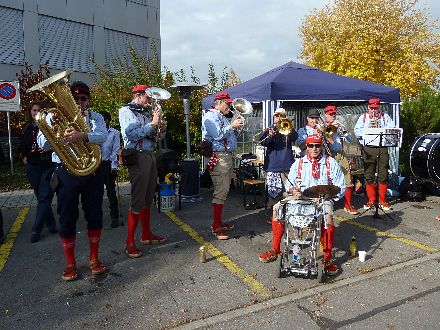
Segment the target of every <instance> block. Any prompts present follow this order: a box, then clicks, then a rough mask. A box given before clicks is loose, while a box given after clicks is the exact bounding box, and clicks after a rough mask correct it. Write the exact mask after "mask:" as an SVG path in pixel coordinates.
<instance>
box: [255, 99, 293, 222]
mask: <svg viewBox="0 0 440 330" xmlns="http://www.w3.org/2000/svg"><path fill="white" fill-rule="evenodd" d="M284 123H285V126H286V128H284V129H283V127H282V125H283V124H284ZM297 137H298V133H297V132H296V131H295V129H294V128H293V127H292V122H291V121H290V120H289V119H287V117H286V110H285V109H283V108H278V109H276V110H275V113H274V115H273V125H272V126H270V127H269V128H267V129H266V130H265V131H264V132H263V133H262V134H261V136H260V144H261V145H262V146H264V147H266V152H265V156H264V166H263V169H264V171H265V172H266V187H267V192H268V204H267V207H268V209H269V211H270V213H269V215H270V218H269V219H267V222H268V223H269V224H272V225H273V223H272V210H271V209H272V207H273V205H275V203H277V202H278V201H279V200H281V198H283V192H285V191H286V190H285V188H284V187H285V183H286V179H287V176H288V175H289V170H290V167H291V166H292V164H293V162H294V160H295V157H294V155H293V151H292V146H293V144H294V143H295V141H296V139H297Z"/></svg>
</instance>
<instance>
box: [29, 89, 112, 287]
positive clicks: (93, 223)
mask: <svg viewBox="0 0 440 330" xmlns="http://www.w3.org/2000/svg"><path fill="white" fill-rule="evenodd" d="M70 91H71V93H72V95H73V98H74V99H75V102H76V104H77V105H78V111H79V112H81V114H82V116H83V117H84V118H85V121H86V123H87V125H88V126H89V128H90V132H89V133H86V132H80V131H77V130H76V129H75V128H69V129H67V130H66V131H65V132H64V136H63V138H64V141H65V142H66V143H76V142H79V141H84V142H88V143H92V144H98V145H100V144H102V143H104V141H105V140H106V138H107V130H106V128H105V123H104V118H103V117H102V116H101V115H100V114H99V113H97V112H93V111H90V110H89V109H88V105H89V101H90V89H89V86H87V85H86V84H85V83H84V82H82V81H76V82H74V83H72V84H71V85H70ZM47 120H48V124H49V125H51V126H54V125H56V124H57V123H60V122H61V121H62V119H61V118H60V116H58V115H57V114H56V113H54V114H50V115H49V116H48V117H47ZM37 142H38V145H39V147H40V148H41V149H43V150H47V149H50V148H51V146H50V144H49V141H48V140H47V138H46V137H45V136H44V135H43V133H42V131H41V130H40V131H39V133H38V136H37ZM52 161H53V162H54V163H56V169H55V178H56V179H57V180H53V181H58V184H57V187H56V189H55V192H56V194H57V205H58V208H57V210H58V216H59V222H60V226H59V235H60V239H61V243H62V246H63V249H64V255H65V257H66V263H67V267H66V269H65V270H64V272H63V274H62V276H61V278H62V279H63V280H64V281H73V280H75V279H76V278H77V277H78V268H77V266H76V259H75V242H76V222H77V221H78V216H79V213H78V203H79V198H80V196H81V203H82V208H83V211H84V219H85V220H86V221H87V236H88V238H89V246H90V256H89V268H90V270H91V272H92V274H93V275H98V274H102V273H104V272H105V270H106V266H105V265H104V264H103V263H102V262H101V261H100V259H99V257H98V250H99V241H100V237H101V231H102V198H103V195H104V176H103V171H102V167H101V166H100V167H98V169H97V170H96V171H95V172H94V173H92V174H90V175H86V176H75V175H73V174H71V173H69V172H68V170H67V167H66V166H65V165H64V164H63V163H62V162H61V160H60V157H59V156H58V155H57V154H56V153H55V152H53V153H52ZM52 188H55V187H52Z"/></svg>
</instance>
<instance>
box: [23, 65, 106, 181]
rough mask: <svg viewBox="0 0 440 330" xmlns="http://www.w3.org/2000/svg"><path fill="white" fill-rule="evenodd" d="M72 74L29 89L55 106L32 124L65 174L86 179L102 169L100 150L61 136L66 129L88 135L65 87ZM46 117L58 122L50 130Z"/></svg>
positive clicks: (50, 78)
mask: <svg viewBox="0 0 440 330" xmlns="http://www.w3.org/2000/svg"><path fill="white" fill-rule="evenodd" d="M71 73H72V70H66V71H63V72H60V73H58V74H56V75H54V76H52V77H49V78H48V79H46V80H44V81H42V82H40V83H38V84H36V85H34V86H32V87H31V88H29V89H28V90H27V91H28V92H35V91H40V92H42V93H44V94H46V95H47V96H48V97H49V99H50V100H51V101H52V103H53V104H54V105H55V108H51V109H44V110H43V111H40V112H39V113H38V114H37V116H36V118H35V122H36V124H37V126H38V127H39V129H40V130H41V132H42V133H43V134H44V136H45V137H46V139H47V140H48V141H49V143H50V145H51V146H52V148H53V150H54V151H55V152H56V153H57V154H58V157H59V158H60V159H61V161H62V163H63V164H64V165H65V166H66V168H67V170H68V171H69V172H70V173H71V174H72V175H76V176H86V175H90V174H92V173H94V172H95V171H96V170H97V169H98V167H99V166H100V165H101V159H102V156H101V147H100V146H99V145H96V144H91V143H88V142H84V141H78V142H75V143H66V142H65V141H64V138H63V135H64V132H65V131H66V129H69V128H73V129H75V130H76V131H78V132H84V133H89V132H90V129H89V127H88V126H87V124H86V122H85V120H84V118H83V116H82V115H81V113H80V111H79V110H78V106H77V104H76V103H75V100H74V99H73V96H72V93H71V92H70V88H69V85H68V83H67V80H68V77H69V75H70V74H71ZM49 113H53V114H56V115H57V116H58V117H59V118H61V120H59V122H58V123H56V124H55V123H53V124H52V126H51V125H49V124H48V123H47V115H48V114H49Z"/></svg>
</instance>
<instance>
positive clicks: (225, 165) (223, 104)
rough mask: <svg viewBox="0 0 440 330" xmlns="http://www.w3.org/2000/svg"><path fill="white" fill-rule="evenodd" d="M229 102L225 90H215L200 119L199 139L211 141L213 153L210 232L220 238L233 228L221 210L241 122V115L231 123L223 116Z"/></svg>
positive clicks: (227, 189) (227, 188) (224, 237)
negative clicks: (210, 104) (212, 106)
mask: <svg viewBox="0 0 440 330" xmlns="http://www.w3.org/2000/svg"><path fill="white" fill-rule="evenodd" d="M232 102H233V101H232V99H231V98H230V96H229V94H228V93H217V94H216V95H215V96H214V108H213V109H209V110H208V111H207V112H206V113H205V114H204V116H203V122H202V140H205V141H209V142H211V143H212V151H213V154H212V156H211V158H210V160H209V163H208V165H207V170H208V171H210V172H211V178H212V183H213V185H214V192H213V199H212V207H213V210H214V221H213V224H212V226H211V231H212V233H213V235H214V236H215V237H216V238H217V239H219V240H225V239H228V238H229V234H228V232H227V231H228V230H232V229H233V228H234V224H232V223H223V222H222V212H223V205H224V203H225V201H226V197H227V196H228V193H229V187H230V185H231V178H232V173H233V172H232V169H233V160H232V153H233V152H234V151H235V149H236V148H237V135H238V131H237V129H238V128H239V127H241V126H243V125H244V118H243V117H241V116H238V117H237V118H235V119H234V120H233V121H232V122H231V123H230V122H229V120H228V119H227V118H226V117H225V115H227V114H228V113H229V112H230V108H231V104H232Z"/></svg>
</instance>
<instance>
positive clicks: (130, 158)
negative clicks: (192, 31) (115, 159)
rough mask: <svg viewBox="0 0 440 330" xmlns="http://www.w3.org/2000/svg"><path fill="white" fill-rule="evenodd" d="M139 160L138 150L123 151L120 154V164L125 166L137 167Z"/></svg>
mask: <svg viewBox="0 0 440 330" xmlns="http://www.w3.org/2000/svg"><path fill="white" fill-rule="evenodd" d="M137 160H138V152H137V150H136V149H122V150H121V153H120V154H119V164H122V165H125V166H131V165H135V164H136V163H137Z"/></svg>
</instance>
